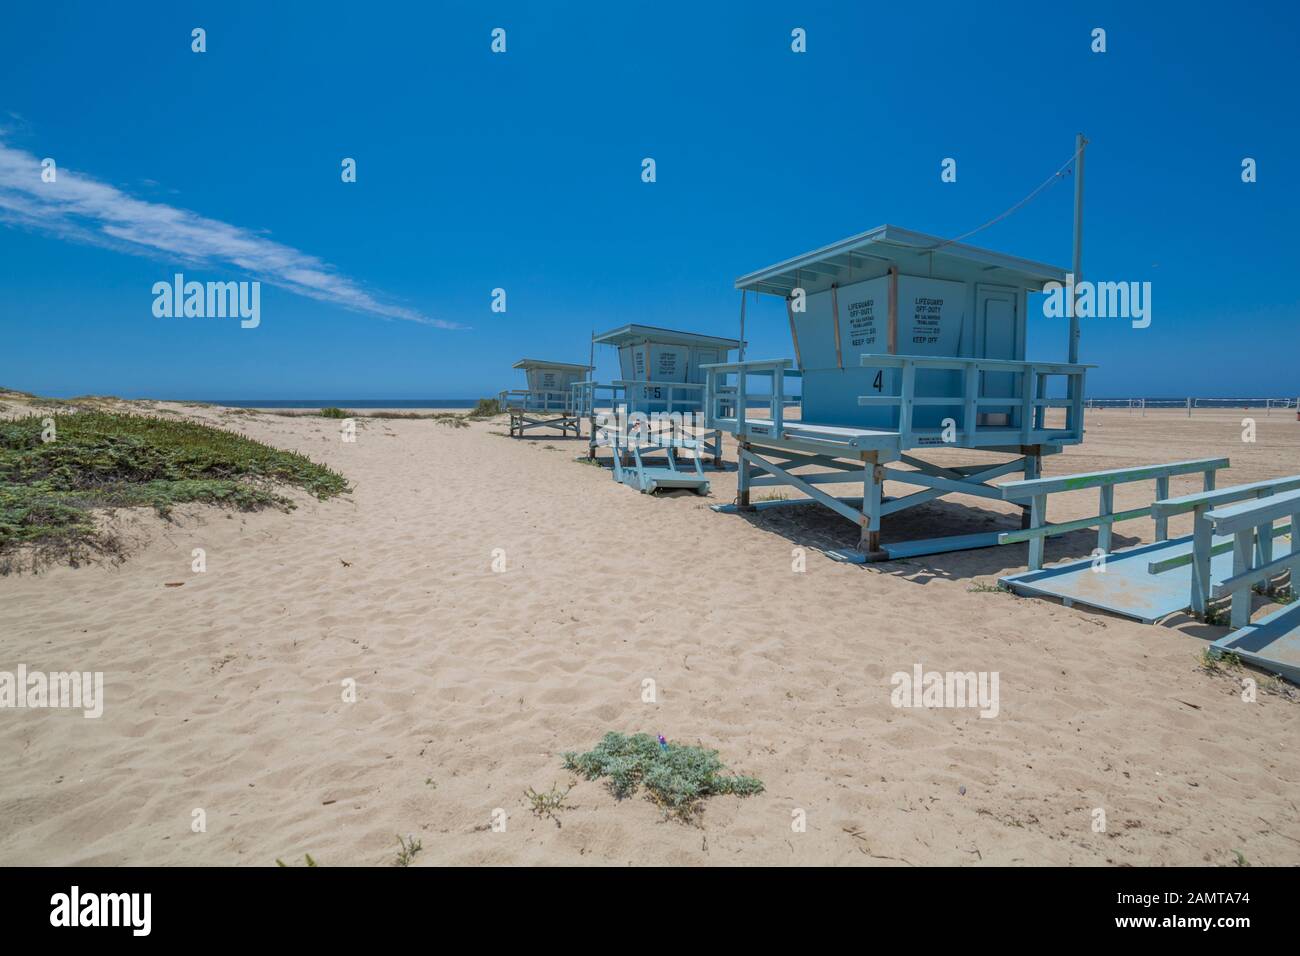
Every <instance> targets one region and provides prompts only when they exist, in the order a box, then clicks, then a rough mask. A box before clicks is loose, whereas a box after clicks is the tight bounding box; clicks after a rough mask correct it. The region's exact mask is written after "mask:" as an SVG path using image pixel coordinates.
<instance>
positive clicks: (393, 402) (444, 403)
mask: <svg viewBox="0 0 1300 956" xmlns="http://www.w3.org/2000/svg"><path fill="white" fill-rule="evenodd" d="M195 401H200V402H207V403H208V404H209V405H224V406H227V407H228V408H473V407H474V406H475V405H477V404H478V399H476V398H329V399H325V398H287V399H280V398H228V399H220V398H200V399H195Z"/></svg>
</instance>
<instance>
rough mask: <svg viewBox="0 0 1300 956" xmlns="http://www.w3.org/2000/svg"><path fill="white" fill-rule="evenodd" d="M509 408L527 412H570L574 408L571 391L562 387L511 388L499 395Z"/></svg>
mask: <svg viewBox="0 0 1300 956" xmlns="http://www.w3.org/2000/svg"><path fill="white" fill-rule="evenodd" d="M498 398H499V400H500V402H501V404H502V405H503V406H504V407H505V408H507V409H510V408H515V409H522V410H523V411H526V412H561V413H564V412H570V411H572V410H573V406H572V404H571V403H572V397H571V392H566V391H564V390H562V389H529V388H511V389H506V390H505V391H502V392H501V393H500V394H499V396H498Z"/></svg>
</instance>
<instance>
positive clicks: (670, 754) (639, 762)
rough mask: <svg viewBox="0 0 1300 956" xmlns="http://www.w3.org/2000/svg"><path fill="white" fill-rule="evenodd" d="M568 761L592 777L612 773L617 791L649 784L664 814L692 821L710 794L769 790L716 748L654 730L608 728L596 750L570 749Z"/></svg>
mask: <svg viewBox="0 0 1300 956" xmlns="http://www.w3.org/2000/svg"><path fill="white" fill-rule="evenodd" d="M564 767H565V769H566V770H572V771H573V772H575V773H578V774H581V775H582V776H584V777H586V778H587V779H588V780H596V779H598V778H600V777H608V778H609V780H608V786H609V789H610V791H611V792H612V793H613V794H614V796H615V797H618V798H619V799H622V798H624V797H629V796H631V795H632V794H634V793H636V791H637V789H638V787H642V786H644V787H645V789H646V794H647V796H648V797H649V799H651V800H652V801H653V802H654V803H655V804H657V805H658V807H659V809H661V810H662V811H663V812H664V816H665V817H668V816H675V817H677V818H678V819H679V820H683V821H690V820H692V819H693V818H694V817H695V816H696V815H698V814H699V813H700V812H702V811H703V809H704V808H703V806H702V803H701V802H702V801H703V799H704V798H705V797H710V796H715V795H719V794H734V795H735V796H738V797H748V796H751V795H753V794H756V793H762V792H763V784H762V781H760V780H758V779H756V778H754V777H743V776H728V775H726V774H725V773H724V771H725V770H726V767H724V766H723V765H722V762H721V761H720V760H718V752H717V751H716V750H705V749H704V748H703V747H690V746H685V745H682V744H674V743H667V742H665V744H660V743H659V741H657V740H655V738H653V737H651V736H650V735H649V734H633V735H632V736H630V737H629V736H627V735H625V734H619V733H613V732H610V733H607V734H606V735H605V736H604V738H603V739H602V740H601V741H600V743H599V744H597V745H596V748H595V749H594V750H591V751H589V752H587V753H585V754H576V753H566V754H565V755H564Z"/></svg>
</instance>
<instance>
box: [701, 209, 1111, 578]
mask: <svg viewBox="0 0 1300 956" xmlns="http://www.w3.org/2000/svg"><path fill="white" fill-rule="evenodd" d="M1065 281H1066V272H1065V270H1064V269H1060V268H1058V267H1056V266H1050V265H1045V264H1043V263H1039V262H1033V261H1031V260H1028V259H1021V258H1018V257H1015V256H1008V255H1003V254H1001V253H997V252H991V251H989V250H987V249H980V248H977V247H975V246H969V245H964V244H962V243H959V242H952V241H946V240H943V239H940V238H938V237H935V236H929V235H925V234H923V233H919V232H913V231H911V230H907V229H900V228H899V227H897V226H888V225H886V226H880V227H878V228H876V229H872V230H871V231H869V232H864V233H862V234H861V235H857V236H853V237H851V238H848V239H845V240H843V241H841V242H837V243H834V244H832V245H829V246H825V247H824V248H821V249H817V250H814V251H812V252H809V253H806V254H804V255H802V256H797V257H795V258H793V259H788V260H786V261H784V262H780V263H777V264H776V265H773V266H769V267H768V268H766V269H761V270H759V271H757V272H754V273H751V274H749V275H746V276H742V277H741V278H739V279H737V280H736V283H735V286H736V288H737V289H739V290H741V293H742V295H746V294H748V293H750V292H753V293H757V294H761V295H772V296H778V297H780V298H782V299H784V300H785V306H786V315H787V318H788V320H789V325H790V337H791V342H792V345H793V350H794V361H793V362H792V361H791V360H789V359H778V360H767V361H742V362H733V363H718V364H716V365H712V366H709V367H708V368H707V369H706V373H707V378H706V395H705V400H706V401H705V404H706V408H707V412H706V425H707V426H708V427H710V428H717V429H721V430H723V431H726V432H730V433H731V434H732V435H734V436H735V438H736V441H737V443H738V445H739V481H738V491H739V494H738V497H737V501H736V504H735V505H727V506H719V507H718V509H717V510H724V511H725V510H752V509H754V508H756V507H758V508H765V507H782V506H790V505H806V504H810V503H819V504H822V505H824V506H826V507H827V508H830V509H831V510H833V511H835V512H836V513H838V514H840V515H842V516H844V517H845V518H847V519H848V520H850V521H852V522H854V523H855V524H857V525H858V526H859V528H860V539H859V551H858V552H857V553H848V554H845V555H844V556H846V557H849V558H850V559H852V560H869V561H870V560H884V559H886V558H897V557H904V556H913V555H924V554H934V553H938V552H942V551H951V550H964V549H967V548H973V547H983V546H986V545H992V544H996V543H998V534H997V533H996V532H989V533H986V534H966V535H950V536H947V537H939V538H931V539H926V540H920V541H909V542H901V543H891V544H889V545H886V546H884V547H882V546H881V542H880V528H881V521H882V519H884V518H885V517H886V516H888V515H891V514H895V513H897V512H899V511H902V510H904V509H906V508H912V507H915V506H917V505H920V504H924V503H926V502H929V501H934V500H935V499H938V498H941V497H944V496H946V495H950V494H964V495H974V496H977V497H983V498H990V499H995V500H1003V497H1002V494H1001V492H1000V491H999V489H998V488H996V487H994V486H992V485H990V484H989V482H990V481H992V480H993V479H995V478H998V477H1001V476H1003V475H1008V474H1012V473H1017V472H1019V473H1023V475H1024V477H1025V478H1026V479H1034V478H1037V477H1039V474H1040V466H1041V462H1042V459H1043V456H1044V455H1050V454H1054V453H1057V452H1059V451H1060V450H1061V448H1062V446H1064V445H1071V444H1076V443H1078V442H1080V441H1082V439H1083V390H1084V378H1085V374H1086V371H1087V369H1088V367H1089V366H1086V365H1080V364H1070V363H1062V362H1040V361H1032V362H1031V361H1028V360H1027V359H1026V357H1025V356H1026V351H1025V346H1026V327H1027V322H1026V317H1027V311H1028V301H1027V300H1028V295H1029V293H1031V292H1039V291H1042V289H1043V287H1044V286H1045V285H1046V284H1047V283H1049V282H1059V283H1062V284H1064V283H1065ZM1063 332H1064V330H1063ZM755 379H758V380H760V381H759V388H755V386H754V380H755ZM791 379H801V382H800V392H801V407H800V409H799V413H798V417H797V418H796V417H795V416H794V415H793V414H790V413H788V412H787V408H786V405H787V404H788V402H787V394H788V393H787V383H788V382H789V381H790V380H791ZM764 386H765V387H764ZM1051 386H1056V388H1055V392H1056V397H1051V393H1052V392H1053V388H1052V387H1051ZM756 399H760V400H761V401H762V402H763V403H764V404H766V405H767V414H766V415H762V414H759V413H758V412H757V411H756V410H755V409H754V408H752V407H751V405H752V404H753V403H754V401H755V400H756ZM934 448H969V449H978V450H980V451H985V452H1002V453H1006V454H1010V455H1012V456H1014V457H1013V458H1011V460H1009V461H1005V462H1003V463H1001V464H994V465H989V464H974V465H953V464H944V465H943V466H940V465H938V464H934V463H932V462H929V461H926V460H924V459H922V458H921V457H919V456H918V454H917V452H924V451H925V450H927V449H934ZM895 463H898V464H902V465H906V466H908V470H903V469H901V468H899V467H898V466H897V464H895ZM800 469H803V470H800ZM808 469H816V470H815V471H809V470H808ZM886 480H889V481H897V482H901V483H904V484H908V485H912V486H916V487H919V488H920V489H921V490H920V491H917V492H915V493H912V494H908V495H905V496H904V497H901V498H892V499H889V498H884V497H882V494H881V487H882V485H883V484H884V482H885V481H886ZM835 484H849V485H857V486H858V488H860V489H861V494H860V495H853V496H847V497H836V496H833V495H832V494H830V493H829V491H830V490H831V489H830V488H829V487H828V486H830V485H835ZM772 485H785V486H789V487H792V488H794V489H796V490H798V491H800V492H802V493H803V494H804V495H806V496H807V497H806V498H802V499H796V500H785V501H770V502H761V503H759V504H757V505H755V504H752V503H751V501H750V494H751V489H753V488H757V487H763V486H772ZM1028 510H1029V509H1028V506H1025V511H1026V515H1025V524H1026V525H1028V522H1029V514H1028Z"/></svg>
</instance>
